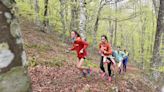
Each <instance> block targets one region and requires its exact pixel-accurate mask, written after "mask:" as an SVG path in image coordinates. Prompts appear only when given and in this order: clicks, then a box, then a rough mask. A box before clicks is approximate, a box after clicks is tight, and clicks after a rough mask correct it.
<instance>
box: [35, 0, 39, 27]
mask: <svg viewBox="0 0 164 92" xmlns="http://www.w3.org/2000/svg"><path fill="white" fill-rule="evenodd" d="M38 3H39V2H38V0H34V10H35V23H36V25H37V26H40V19H39V5H38Z"/></svg>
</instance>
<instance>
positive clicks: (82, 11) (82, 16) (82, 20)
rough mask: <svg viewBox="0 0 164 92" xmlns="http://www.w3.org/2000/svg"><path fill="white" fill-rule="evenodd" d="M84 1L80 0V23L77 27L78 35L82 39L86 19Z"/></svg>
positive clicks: (84, 34) (84, 33) (84, 35)
mask: <svg viewBox="0 0 164 92" xmlns="http://www.w3.org/2000/svg"><path fill="white" fill-rule="evenodd" d="M85 5H86V2H85V0H80V24H79V29H80V35H81V37H82V38H83V39H86V20H87V15H86V6H85Z"/></svg>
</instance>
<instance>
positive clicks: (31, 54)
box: [22, 22, 155, 92]
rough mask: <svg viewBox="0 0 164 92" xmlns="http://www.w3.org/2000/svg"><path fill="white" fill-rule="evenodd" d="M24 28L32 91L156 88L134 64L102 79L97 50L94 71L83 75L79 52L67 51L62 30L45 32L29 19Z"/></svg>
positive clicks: (149, 91)
mask: <svg viewBox="0 0 164 92" xmlns="http://www.w3.org/2000/svg"><path fill="white" fill-rule="evenodd" d="M22 31H23V37H24V42H25V44H24V47H25V50H26V53H27V55H28V61H29V68H28V71H29V75H30V77H31V81H32V89H33V92H155V91H154V89H153V88H152V85H151V82H149V80H147V78H144V77H143V76H142V71H141V70H139V69H138V68H136V67H134V66H133V65H128V68H127V73H126V74H121V75H119V74H116V77H115V78H113V81H112V82H111V83H109V82H108V81H107V80H105V79H101V78H100V73H99V67H98V66H99V65H98V64H99V58H97V57H98V55H97V54H95V55H93V56H92V57H89V58H90V59H89V60H90V62H91V63H92V65H93V73H92V75H91V76H89V77H86V78H81V77H80V72H79V71H78V69H77V68H76V67H75V65H76V61H77V59H76V55H75V53H73V52H72V53H65V50H66V49H67V48H68V47H69V46H68V45H66V44H65V43H63V42H62V41H61V40H60V36H59V33H51V34H45V33H43V32H40V31H39V30H38V28H37V27H35V26H34V25H33V24H32V23H28V25H27V23H26V22H22Z"/></svg>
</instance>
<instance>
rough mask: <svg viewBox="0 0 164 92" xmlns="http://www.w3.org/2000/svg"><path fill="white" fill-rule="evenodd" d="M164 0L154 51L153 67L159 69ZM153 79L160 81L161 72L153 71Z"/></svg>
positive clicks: (161, 3) (161, 6)
mask: <svg viewBox="0 0 164 92" xmlns="http://www.w3.org/2000/svg"><path fill="white" fill-rule="evenodd" d="M163 11H164V0H160V8H159V12H158V20H157V30H156V34H155V41H154V49H153V57H152V65H151V66H152V67H153V68H158V67H159V66H162V64H163V63H162V62H161V57H160V46H161V45H160V44H161V39H162V34H163V32H164V26H163V25H164V19H163V17H164V12H163ZM152 75H153V78H154V79H155V80H156V81H157V80H160V77H162V76H160V75H161V74H160V72H158V71H153V72H152Z"/></svg>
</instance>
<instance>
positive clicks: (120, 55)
mask: <svg viewBox="0 0 164 92" xmlns="http://www.w3.org/2000/svg"><path fill="white" fill-rule="evenodd" d="M113 56H114V57H115V58H116V60H117V61H118V62H120V61H122V60H123V59H124V58H125V57H126V54H125V52H123V51H117V50H115V51H114V52H113Z"/></svg>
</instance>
